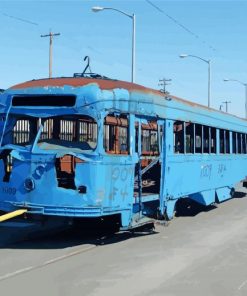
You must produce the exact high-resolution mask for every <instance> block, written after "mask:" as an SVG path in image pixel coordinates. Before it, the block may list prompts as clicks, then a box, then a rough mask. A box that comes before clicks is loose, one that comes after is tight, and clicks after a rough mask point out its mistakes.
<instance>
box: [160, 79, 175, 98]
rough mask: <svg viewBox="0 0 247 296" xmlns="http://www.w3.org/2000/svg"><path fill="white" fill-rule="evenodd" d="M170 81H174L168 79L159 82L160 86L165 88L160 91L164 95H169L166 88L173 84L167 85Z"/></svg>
mask: <svg viewBox="0 0 247 296" xmlns="http://www.w3.org/2000/svg"><path fill="white" fill-rule="evenodd" d="M169 81H172V79H166V78H163V79H160V80H159V82H160V83H159V84H158V85H159V86H163V88H162V89H161V90H160V91H161V92H162V93H164V94H168V93H169V92H168V91H167V90H166V86H167V85H170V84H171V83H167V82H169Z"/></svg>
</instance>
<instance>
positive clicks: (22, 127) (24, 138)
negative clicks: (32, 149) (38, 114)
mask: <svg viewBox="0 0 247 296" xmlns="http://www.w3.org/2000/svg"><path fill="white" fill-rule="evenodd" d="M36 133H37V121H36V119H35V118H29V117H25V118H20V119H17V120H16V123H15V125H14V127H13V129H12V131H11V138H12V139H11V140H10V142H11V143H12V144H15V145H20V146H26V145H31V144H32V143H33V141H34V139H35V136H36Z"/></svg>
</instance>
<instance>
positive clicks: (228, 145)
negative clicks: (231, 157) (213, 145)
mask: <svg viewBox="0 0 247 296" xmlns="http://www.w3.org/2000/svg"><path fill="white" fill-rule="evenodd" d="M225 142H226V147H225V149H226V153H227V154H229V153H230V133H229V131H225Z"/></svg>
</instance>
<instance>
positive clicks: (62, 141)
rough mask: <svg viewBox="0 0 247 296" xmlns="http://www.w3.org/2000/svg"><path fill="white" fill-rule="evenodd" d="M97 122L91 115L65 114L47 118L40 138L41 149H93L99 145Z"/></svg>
mask: <svg viewBox="0 0 247 296" xmlns="http://www.w3.org/2000/svg"><path fill="white" fill-rule="evenodd" d="M97 132H98V131H97V123H96V122H95V121H94V119H93V118H91V117H89V116H73V117H70V116H63V117H62V118H61V117H53V118H48V119H45V120H44V122H43V130H42V133H41V135H40V138H39V140H38V146H39V147H40V148H41V149H45V150H50V149H64V147H66V148H70V149H73V148H75V149H80V150H92V149H95V148H96V146H97Z"/></svg>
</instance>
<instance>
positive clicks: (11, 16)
mask: <svg viewBox="0 0 247 296" xmlns="http://www.w3.org/2000/svg"><path fill="white" fill-rule="evenodd" d="M0 13H1V14H2V15H3V16H6V17H9V18H12V19H15V20H18V21H20V22H24V23H27V24H30V25H33V26H38V25H39V24H37V23H35V22H32V21H29V20H26V19H23V18H20V17H17V16H13V15H10V14H7V13H5V12H2V11H0Z"/></svg>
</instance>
